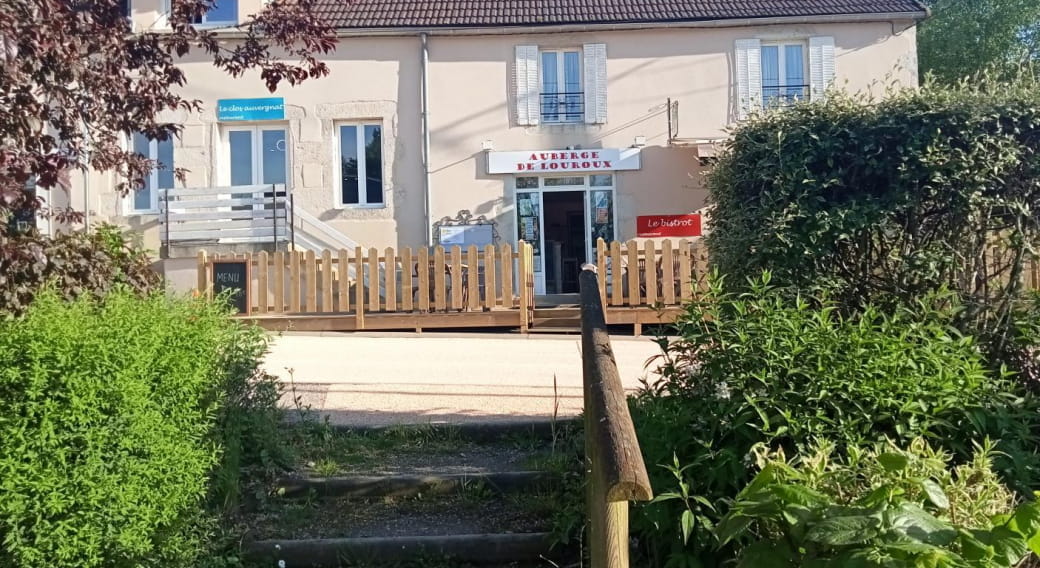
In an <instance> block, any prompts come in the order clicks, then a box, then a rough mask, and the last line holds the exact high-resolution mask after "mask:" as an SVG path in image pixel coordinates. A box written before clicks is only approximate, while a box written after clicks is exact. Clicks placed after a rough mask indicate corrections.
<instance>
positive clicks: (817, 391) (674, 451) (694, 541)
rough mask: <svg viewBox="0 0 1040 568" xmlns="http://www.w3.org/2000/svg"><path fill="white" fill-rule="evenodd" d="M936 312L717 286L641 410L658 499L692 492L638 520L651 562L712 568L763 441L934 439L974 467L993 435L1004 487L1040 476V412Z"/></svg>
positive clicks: (762, 283) (688, 318)
mask: <svg viewBox="0 0 1040 568" xmlns="http://www.w3.org/2000/svg"><path fill="white" fill-rule="evenodd" d="M935 303H939V302H938V301H937V302H935ZM929 306H930V304H929V303H925V302H921V303H919V304H918V305H917V308H916V310H909V309H901V310H898V311H897V312H896V313H894V314H891V315H890V314H886V313H884V312H882V311H879V310H876V309H874V308H871V307H869V306H868V307H866V308H865V309H864V310H862V311H861V312H860V313H859V314H856V315H843V314H842V313H841V312H840V311H839V310H838V309H836V306H835V304H834V302H832V301H830V300H827V299H819V298H804V297H795V298H792V297H791V296H790V294H789V293H788V292H786V291H785V290H782V289H778V288H773V287H770V286H769V285H768V278H766V279H764V280H758V281H754V282H752V283H751V284H750V291H749V292H745V293H740V294H736V293H727V292H724V291H723V290H722V288H721V286H720V282H719V281H718V280H717V279H716V280H714V281H713V282H712V283H711V287H710V290H709V292H708V294H707V295H706V297H704V298H703V299H702V300H701V301H697V302H694V303H691V304H690V305H688V306H687V308H686V312H685V313H684V314H683V315H682V316H681V317H680V319H679V321H678V323H677V332H678V335H679V337H678V338H677V339H675V340H672V341H668V340H665V339H662V341H661V342H662V345H663V347H664V348H665V355H664V357H665V359H664V364H663V366H662V368H661V372H662V376H661V379H660V381H659V382H658V383H656V384H654V385H648V388H647V389H646V390H645V391H644V392H642V393H641V394H640V395H639V396H637V397H636V398H635V399H634V400H633V404H632V407H633V418H634V420H635V423H636V428H637V431H638V434H639V439H640V444H641V446H642V448H643V452H644V457H645V459H646V462H647V464H648V466H649V469H650V470H651V471H650V473H651V481H652V483H653V485H654V488H655V492H656V493H662V492H668V491H672V490H673V488H674V487H675V486H676V485H679V487H680V493H685V494H686V495H685V499H682V500H679V501H675V500H673V501H669V502H665V503H656V504H651V505H649V506H647V507H644V508H642V509H641V513H640V514H639V515H638V516H637V518H636V519H635V526H636V527H637V528H638V530H639V532H640V534H641V537H642V539H643V542H644V544H645V545H646V549H647V550H648V551H649V553H650V555H651V561H652V562H656V563H657V564H656V565H663V564H665V562H667V561H668V560H672V561H673V563H672V564H670V565H676V566H681V565H683V564H682V563H681V560H682V559H687V560H688V561H689V562H691V564H689V565H698V564H693V563H692V562H693V559H696V560H698V561H700V562H704V564H703V565H707V566H710V565H714V564H712V563H713V562H715V560H714V559H715V557H716V553H715V552H714V550H713V549H714V546H715V539H714V537H713V536H712V534H711V530H710V529H711V527H712V525H713V524H714V523H715V522H717V520H718V518H719V515H720V514H721V513H724V509H725V500H726V499H731V498H732V497H734V496H735V495H736V494H737V492H738V491H739V490H740V489H741V488H742V487H743V486H744V485H745V484H746V482H747V481H748V479H749V478H750V475H751V470H750V468H749V466H750V461H749V458H750V456H751V450H752V448H754V447H756V446H757V445H759V444H766V445H767V446H768V447H770V448H774V449H775V448H782V449H784V451H786V452H787V454H788V455H797V454H799V453H800V452H803V451H805V450H806V449H807V448H808V447H810V446H811V445H812V444H814V443H816V442H818V441H832V442H833V443H835V444H837V445H838V447H839V449H840V450H841V451H847V450H848V449H849V448H852V449H855V448H859V447H862V446H864V445H870V444H872V443H874V442H876V441H878V440H883V439H885V438H886V437H887V438H890V439H892V440H894V441H896V442H897V443H901V444H902V443H908V442H909V441H910V440H912V439H914V438H917V437H924V438H926V439H928V440H929V441H931V442H932V443H934V444H936V445H938V446H939V447H941V448H944V449H946V450H948V451H950V452H951V453H953V454H954V456H956V457H957V458H959V459H968V458H969V457H970V455H971V452H972V448H973V447H972V441H973V440H979V439H983V438H985V437H987V436H988V437H990V438H993V439H999V440H1000V446H999V448H1000V449H1001V451H1003V452H1005V453H1006V454H1007V455H1006V457H1004V458H1003V459H1002V460H1000V461H999V464H998V470H999V471H1000V473H1001V474H1002V475H1003V476H1004V477H1005V478H1007V479H1008V480H1009V481H1011V482H1014V483H1017V484H1019V486H1025V485H1028V483H1029V482H1030V481H1031V480H1033V479H1035V476H1036V465H1037V460H1036V456H1035V448H1036V445H1037V444H1036V442H1037V439H1036V437H1035V435H1034V434H1033V432H1032V431H1031V427H1032V426H1035V425H1036V423H1037V413H1036V408H1037V406H1036V404H1035V403H1034V402H1033V400H1032V399H1031V398H1028V397H1025V396H1024V395H1018V394H1013V393H1015V392H1016V389H1015V387H1014V386H1013V384H1012V383H1011V382H1010V381H1009V380H1008V379H1006V378H1005V377H1002V376H997V375H994V374H992V373H991V372H990V371H988V370H987V368H986V367H985V365H984V360H983V358H982V356H981V355H980V353H979V351H978V349H977V347H976V346H975V345H974V343H973V341H972V339H971V338H970V337H965V336H961V335H959V334H957V332H956V331H955V330H953V329H952V328H951V326H950V321H951V319H952V318H953V313H952V312H953V310H951V309H933V308H931V307H929ZM659 464H673V465H672V466H671V467H670V469H671V470H672V471H669V469H668V468H663V467H657V466H658V465H659ZM680 469H682V470H683V471H682V472H681V473H676V472H677V471H679V470H680ZM683 487H685V489H683ZM684 517H685V519H684ZM682 523H686V524H688V525H690V526H689V527H688V528H687V531H689V533H690V537H689V542H688V543H684V539H683V534H682V533H683V528H682Z"/></svg>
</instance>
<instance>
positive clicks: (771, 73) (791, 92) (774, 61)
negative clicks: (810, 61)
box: [761, 42, 809, 108]
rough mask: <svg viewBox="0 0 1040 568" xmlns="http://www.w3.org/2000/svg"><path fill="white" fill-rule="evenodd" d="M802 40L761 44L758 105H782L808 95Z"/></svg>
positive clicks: (804, 50)
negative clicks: (760, 102) (760, 79)
mask: <svg viewBox="0 0 1040 568" xmlns="http://www.w3.org/2000/svg"><path fill="white" fill-rule="evenodd" d="M805 52H806V49H805V44H804V43H801V42H797V43H770V44H762V56H761V59H762V106H763V107H764V108H770V107H774V106H783V105H786V104H790V103H792V102H795V101H797V100H799V99H805V98H808V97H809V79H808V77H807V76H806V73H805V68H806V54H805Z"/></svg>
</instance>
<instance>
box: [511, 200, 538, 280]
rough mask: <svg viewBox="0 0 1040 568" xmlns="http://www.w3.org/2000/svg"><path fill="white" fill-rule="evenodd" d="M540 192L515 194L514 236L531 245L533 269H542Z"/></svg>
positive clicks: (536, 270)
mask: <svg viewBox="0 0 1040 568" xmlns="http://www.w3.org/2000/svg"><path fill="white" fill-rule="evenodd" d="M541 217H542V215H541V194H540V193H536V192H522V193H517V194H516V220H517V226H516V238H517V239H518V240H521V241H525V242H527V243H529V244H530V245H531V248H532V249H533V251H532V252H533V253H534V255H533V256H534V271H535V272H541V271H542V239H541V236H540V235H541V232H542V227H541Z"/></svg>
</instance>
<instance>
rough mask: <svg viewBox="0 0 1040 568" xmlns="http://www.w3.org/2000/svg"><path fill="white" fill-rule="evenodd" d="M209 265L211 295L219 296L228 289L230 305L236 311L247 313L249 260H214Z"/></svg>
mask: <svg viewBox="0 0 1040 568" xmlns="http://www.w3.org/2000/svg"><path fill="white" fill-rule="evenodd" d="M211 265H212V267H211V268H212V269H211V270H210V273H211V274H212V275H213V295H214V296H219V295H221V294H223V293H225V292H227V291H228V290H230V291H231V295H230V302H231V305H232V306H234V308H235V310H237V311H238V313H240V314H249V306H250V304H251V302H250V297H249V261H247V260H245V259H240V260H214V261H212V262H211Z"/></svg>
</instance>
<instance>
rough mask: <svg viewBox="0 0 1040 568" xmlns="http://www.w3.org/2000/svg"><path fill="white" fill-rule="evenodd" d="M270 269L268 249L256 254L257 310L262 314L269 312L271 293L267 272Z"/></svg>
mask: <svg viewBox="0 0 1040 568" xmlns="http://www.w3.org/2000/svg"><path fill="white" fill-rule="evenodd" d="M270 269H271V266H270V261H269V260H268V258H267V251H266V250H262V251H260V253H259V254H257V255H256V311H257V313H261V314H266V313H267V295H268V294H269V293H270V289H269V287H268V285H267V273H268V271H270Z"/></svg>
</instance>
